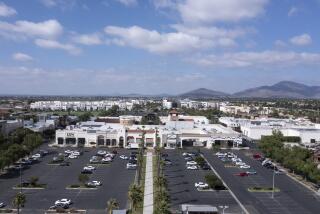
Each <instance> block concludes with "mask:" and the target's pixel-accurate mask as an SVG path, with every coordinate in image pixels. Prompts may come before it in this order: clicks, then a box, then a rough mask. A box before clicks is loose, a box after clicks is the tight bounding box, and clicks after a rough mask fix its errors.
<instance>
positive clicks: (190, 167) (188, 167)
mask: <svg viewBox="0 0 320 214" xmlns="http://www.w3.org/2000/svg"><path fill="white" fill-rule="evenodd" d="M187 169H189V170H196V169H198V166H196V165H193V166H187Z"/></svg>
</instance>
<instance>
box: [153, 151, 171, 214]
mask: <svg viewBox="0 0 320 214" xmlns="http://www.w3.org/2000/svg"><path fill="white" fill-rule="evenodd" d="M161 156H162V155H161V151H160V149H159V148H156V155H155V156H154V157H153V171H154V175H153V178H154V183H153V192H154V194H153V197H154V198H153V201H154V213H155V214H169V213H171V212H170V206H169V204H170V195H169V192H168V181H167V179H166V178H165V176H164V173H163V168H164V162H163V160H161Z"/></svg>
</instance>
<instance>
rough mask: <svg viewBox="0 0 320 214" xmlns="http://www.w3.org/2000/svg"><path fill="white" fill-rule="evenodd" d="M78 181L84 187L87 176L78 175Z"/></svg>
mask: <svg viewBox="0 0 320 214" xmlns="http://www.w3.org/2000/svg"><path fill="white" fill-rule="evenodd" d="M78 181H79V182H80V183H81V184H82V185H85V184H86V183H87V182H88V181H89V176H88V175H86V174H80V175H79V176H78Z"/></svg>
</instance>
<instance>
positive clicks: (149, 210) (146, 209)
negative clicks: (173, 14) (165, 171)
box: [143, 152, 153, 214]
mask: <svg viewBox="0 0 320 214" xmlns="http://www.w3.org/2000/svg"><path fill="white" fill-rule="evenodd" d="M146 163H147V164H146V176H145V183H144V199H143V214H153V163H152V152H147V159H146Z"/></svg>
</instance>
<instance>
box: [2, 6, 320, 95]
mask: <svg viewBox="0 0 320 214" xmlns="http://www.w3.org/2000/svg"><path fill="white" fill-rule="evenodd" d="M319 11H320V1H319V0H308V1H305V0H280V1H279V0H196V1H195V0H28V1H22V0H2V1H1V0H0V92H1V94H125V93H143V94H159V93H169V94H178V93H182V92H185V91H188V90H192V89H196V88H199V87H206V88H210V89H214V90H220V91H224V92H229V93H232V92H236V91H239V90H243V89H247V88H250V87H255V86H260V85H266V84H267V85H269V84H273V83H276V82H278V81H282V80H291V81H297V82H301V83H305V84H309V85H320V78H319V77H320V74H319V68H320V45H319V39H320V28H319V20H320V13H319Z"/></svg>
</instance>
